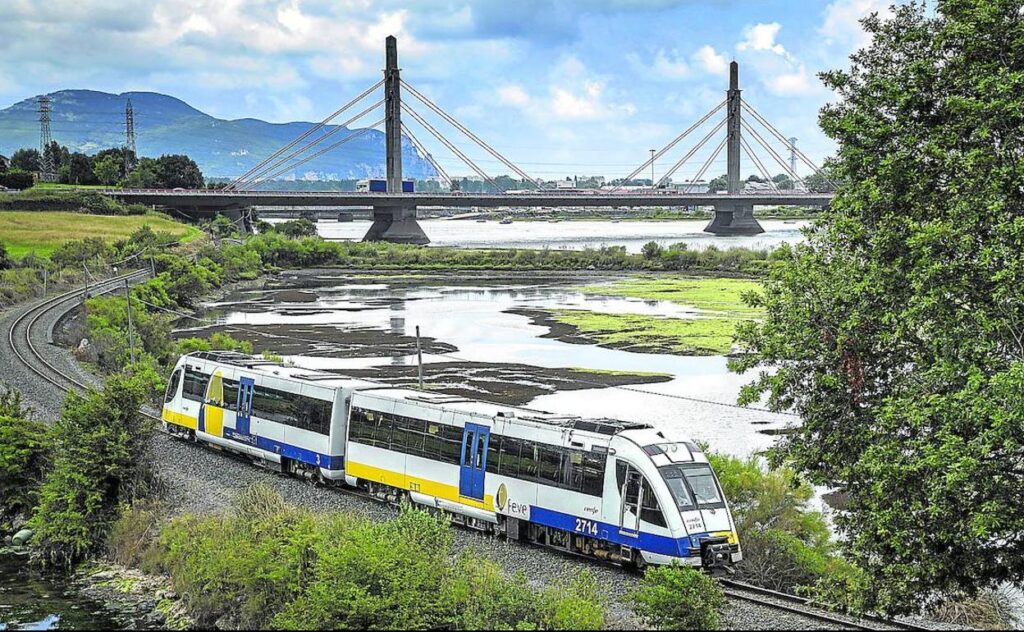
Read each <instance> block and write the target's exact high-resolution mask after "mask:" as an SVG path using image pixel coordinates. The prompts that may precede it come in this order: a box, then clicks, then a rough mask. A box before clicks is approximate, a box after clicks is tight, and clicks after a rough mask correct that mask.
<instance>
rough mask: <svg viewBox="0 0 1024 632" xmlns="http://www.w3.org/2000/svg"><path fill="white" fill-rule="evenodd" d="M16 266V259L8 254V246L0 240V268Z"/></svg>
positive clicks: (8, 268)
mask: <svg viewBox="0 0 1024 632" xmlns="http://www.w3.org/2000/svg"><path fill="white" fill-rule="evenodd" d="M13 267H14V260H13V259H11V256H10V255H8V254H7V246H5V245H4V242H2V241H0V270H10V269H11V268H13Z"/></svg>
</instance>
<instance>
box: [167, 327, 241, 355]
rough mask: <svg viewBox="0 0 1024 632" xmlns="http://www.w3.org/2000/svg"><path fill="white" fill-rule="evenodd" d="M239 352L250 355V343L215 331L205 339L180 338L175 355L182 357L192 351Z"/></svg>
mask: <svg viewBox="0 0 1024 632" xmlns="http://www.w3.org/2000/svg"><path fill="white" fill-rule="evenodd" d="M213 350H217V351H239V352H241V353H248V354H251V353H252V343H251V342H249V341H248V340H238V339H236V338H232V337H231V336H230V335H228V334H226V333H223V332H220V331H216V332H214V333H213V335H212V336H210V338H209V339H206V338H182V339H180V340H178V345H177V350H176V353H177V354H179V355H184V354H186V353H192V352H193V351H213Z"/></svg>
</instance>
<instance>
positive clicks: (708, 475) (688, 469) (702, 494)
mask: <svg viewBox="0 0 1024 632" xmlns="http://www.w3.org/2000/svg"><path fill="white" fill-rule="evenodd" d="M659 470H660V471H661V475H662V477H663V478H664V479H665V483H666V484H667V485H668V488H669V490H670V491H671V492H672V497H673V498H674V499H675V501H676V506H678V507H679V510H680V511H689V510H693V509H697V508H698V507H699V508H700V509H719V508H722V507H725V501H724V500H722V492H721V490H720V489H719V488H718V481H716V480H715V474H714V472H712V471H711V466H709V465H708V464H706V463H695V464H693V465H670V466H668V467H662V468H659Z"/></svg>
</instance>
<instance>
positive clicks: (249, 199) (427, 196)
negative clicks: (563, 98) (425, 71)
mask: <svg viewBox="0 0 1024 632" xmlns="http://www.w3.org/2000/svg"><path fill="white" fill-rule="evenodd" d="M103 193H104V194H105V195H109V196H111V197H115V198H118V199H121V200H123V201H125V202H128V203H139V204H148V205H156V206H165V207H170V208H192V209H201V208H209V209H214V208H241V207H251V206H287V207H299V206H333V207H337V206H358V207H370V206H376V207H384V206H407V207H412V206H415V207H425V206H442V207H474V206H476V207H485V208H494V207H503V206H530V207H551V208H558V207H602V206H603V207H616V206H625V207H652V206H748V205H752V206H779V205H795V206H826V205H828V203H829V202H830V201H831V200H832V194H830V193H767V194H716V193H696V194H693V193H648V194H636V193H623V194H617V193H615V194H610V193H592V194H588V193H573V194H566V193H522V194H476V193H364V192H286V191H241V192H234V191H231V192H229V191H180V190H179V191H167V190H140V189H123V190H122V189H114V190H106V191H103Z"/></svg>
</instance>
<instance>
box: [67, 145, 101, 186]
mask: <svg viewBox="0 0 1024 632" xmlns="http://www.w3.org/2000/svg"><path fill="white" fill-rule="evenodd" d="M67 167H68V184H96V182H97V180H96V176H95V175H94V174H93V172H92V161H91V160H89V157H88V156H86V155H85V154H80V153H78V152H75V153H73V154H71V156H70V157H69V158H68V165H67Z"/></svg>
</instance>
